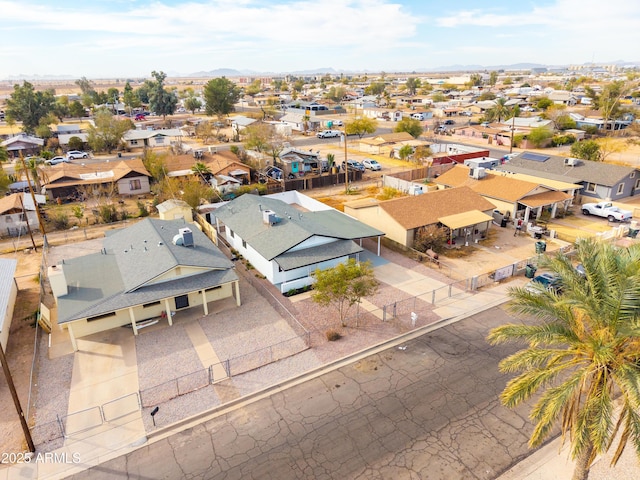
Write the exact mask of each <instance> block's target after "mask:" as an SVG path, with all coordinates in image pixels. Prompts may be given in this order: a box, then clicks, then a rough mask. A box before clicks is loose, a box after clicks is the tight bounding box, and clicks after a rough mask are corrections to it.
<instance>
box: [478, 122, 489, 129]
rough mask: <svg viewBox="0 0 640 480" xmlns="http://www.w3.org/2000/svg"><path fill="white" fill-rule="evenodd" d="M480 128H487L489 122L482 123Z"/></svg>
mask: <svg viewBox="0 0 640 480" xmlns="http://www.w3.org/2000/svg"><path fill="white" fill-rule="evenodd" d="M480 126H481V127H485V128H486V127H488V126H489V122H482V123H481V124H480Z"/></svg>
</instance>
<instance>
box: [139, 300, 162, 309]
mask: <svg viewBox="0 0 640 480" xmlns="http://www.w3.org/2000/svg"><path fill="white" fill-rule="evenodd" d="M156 305H160V301H159V300H158V301H157V302H151V303H145V304H144V305H142V308H149V307H155V306H156Z"/></svg>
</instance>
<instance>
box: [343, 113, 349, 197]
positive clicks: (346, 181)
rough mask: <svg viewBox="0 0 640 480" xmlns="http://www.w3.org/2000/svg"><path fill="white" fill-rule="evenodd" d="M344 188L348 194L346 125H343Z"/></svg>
mask: <svg viewBox="0 0 640 480" xmlns="http://www.w3.org/2000/svg"><path fill="white" fill-rule="evenodd" d="M344 188H345V190H344V191H345V193H347V194H348V193H349V161H348V160H347V124H346V123H345V124H344Z"/></svg>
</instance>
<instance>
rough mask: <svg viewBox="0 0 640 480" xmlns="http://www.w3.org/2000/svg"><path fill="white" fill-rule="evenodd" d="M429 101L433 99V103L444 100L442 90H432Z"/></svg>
mask: <svg viewBox="0 0 640 480" xmlns="http://www.w3.org/2000/svg"><path fill="white" fill-rule="evenodd" d="M431 101H433V102H434V103H441V102H446V101H447V97H445V96H444V93H442V92H434V93H432V94H431Z"/></svg>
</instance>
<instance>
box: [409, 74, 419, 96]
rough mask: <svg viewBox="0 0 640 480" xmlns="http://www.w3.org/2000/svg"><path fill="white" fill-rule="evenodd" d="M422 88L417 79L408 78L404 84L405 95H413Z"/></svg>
mask: <svg viewBox="0 0 640 480" xmlns="http://www.w3.org/2000/svg"><path fill="white" fill-rule="evenodd" d="M421 86H422V82H421V81H420V79H419V78H415V77H410V78H408V79H407V82H406V83H405V87H406V88H407V93H408V94H409V95H415V94H416V92H417V91H418V89H419V88H420V87H421Z"/></svg>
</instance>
